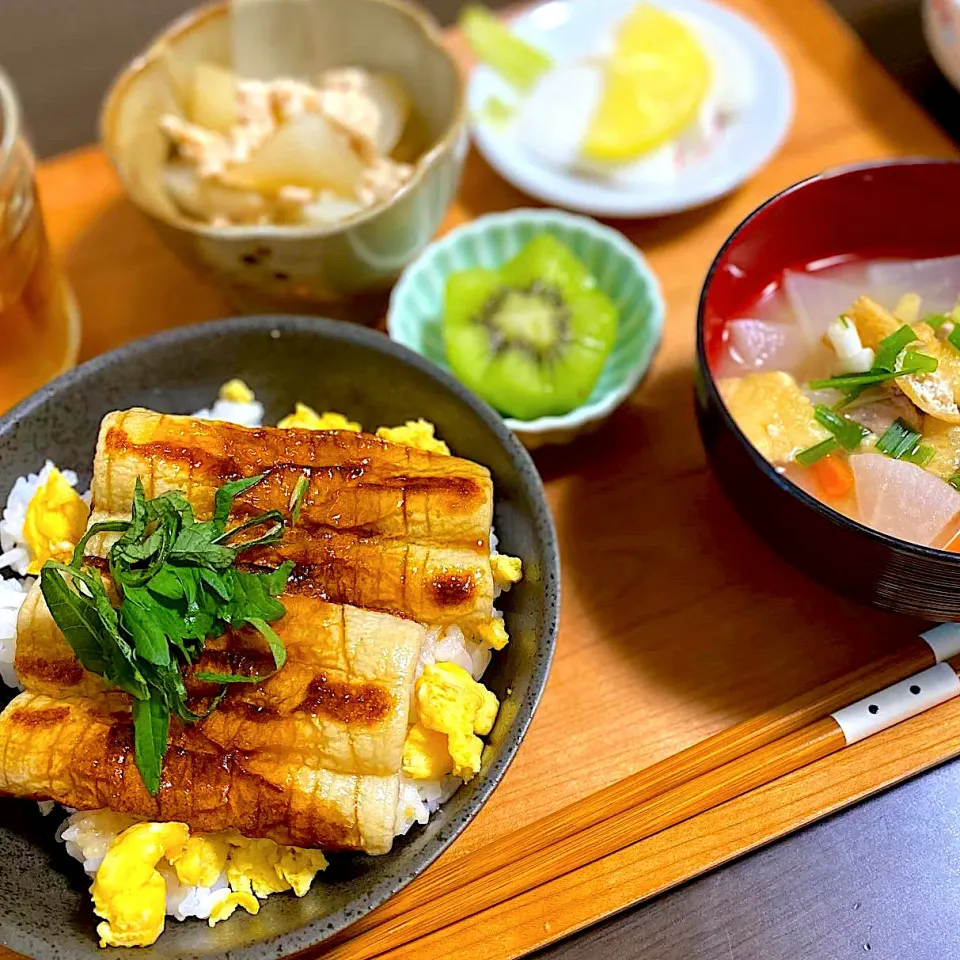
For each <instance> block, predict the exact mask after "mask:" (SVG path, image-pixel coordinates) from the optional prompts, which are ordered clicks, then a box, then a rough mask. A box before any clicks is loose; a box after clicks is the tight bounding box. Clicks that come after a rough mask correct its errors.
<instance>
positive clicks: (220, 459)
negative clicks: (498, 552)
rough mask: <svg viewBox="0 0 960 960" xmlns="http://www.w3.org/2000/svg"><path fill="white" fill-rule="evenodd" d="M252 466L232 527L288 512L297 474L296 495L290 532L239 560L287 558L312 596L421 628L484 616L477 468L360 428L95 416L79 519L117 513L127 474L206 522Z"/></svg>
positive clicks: (125, 497)
mask: <svg viewBox="0 0 960 960" xmlns="http://www.w3.org/2000/svg"><path fill="white" fill-rule="evenodd" d="M262 472H266V473H267V476H266V477H265V478H264V480H263V481H262V482H261V483H259V484H257V485H256V486H255V487H253V488H251V489H250V490H247V491H245V492H244V493H243V494H242V495H241V496H239V497H238V498H237V500H236V501H235V505H234V511H233V519H234V520H242V519H245V518H247V517H249V516H251V515H255V514H258V513H261V512H263V511H265V510H270V509H277V510H280V511H281V512H283V513H284V514H287V513H289V510H290V506H291V503H292V501H293V499H294V496H295V491H296V487H297V482H298V480H299V478H300V477H306V478H307V488H306V492H305V494H304V496H303V500H302V506H301V511H300V515H299V519H298V523H297V525H296V527H294V529H293V530H288V531H287V534H286V535H285V537H284V540H283V542H282V543H281V544H278V545H275V546H272V547H268V548H264V549H260V550H257V551H252V552H251V553H250V554H249V555H247V556H246V557H245V559H246V560H247V561H248V562H251V563H259V564H263V565H265V566H271V567H273V566H277V565H278V564H279V563H280V562H282V561H283V560H286V559H291V560H294V561H295V562H296V563H298V564H300V565H303V566H304V567H306V568H308V569H309V574H308V576H309V579H310V581H311V582H312V584H313V591H314V595H316V596H321V597H323V598H324V599H327V600H330V601H332V602H336V603H346V604H350V605H353V606H358V607H367V608H371V609H376V610H384V611H388V612H393V613H400V614H405V615H407V616H410V617H413V618H414V619H416V620H419V621H420V622H421V623H432V624H433V623H435V624H447V623H457V624H460V625H467V626H468V625H469V624H470V623H471V622H476V621H480V620H484V619H486V618H488V617H489V616H490V609H491V606H492V602H493V578H492V575H491V572H490V563H489V534H490V524H491V522H492V514H493V485H492V481H491V479H490V474H489V471H487V470H486V468H484V467H481V466H479V465H478V464H475V463H473V462H471V461H469V460H462V459H460V458H457V457H449V456H442V455H440V454H434V453H429V452H426V451H423V450H418V449H415V448H411V447H406V446H402V445H398V444H393V443H389V442H387V441H384V440H381V439H378V438H376V437H372V436H369V435H366V434H357V433H352V432H350V431H311V430H280V429H277V428H275V427H262V428H257V429H250V428H246V427H238V426H234V425H232V424H227V423H222V422H217V421H204V420H194V419H191V418H189V417H177V416H168V415H162V414H157V413H153V412H152V411H148V410H140V409H134V410H128V411H123V412H118V413H112V414H108V415H107V416H106V417H105V418H104V420H103V424H102V426H101V431H100V437H99V441H98V445H97V456H96V460H95V462H94V477H93V485H92V489H93V504H94V513H93V517H92V519H93V521H98V520H104V519H116V518H118V517H124V516H129V510H130V503H131V501H132V497H133V488H134V483H135V481H136V478H137V477H138V476H139V477H140V479H141V482H142V483H143V485H144V489H145V492H146V494H147V496H148V497H151V496H156V495H158V494H160V493H162V492H164V491H166V490H182V491H183V492H184V493H185V495H186V497H187V498H188V499H189V500H190V502H191V504H192V505H193V507H194V510H195V512H196V514H197V515H198V516H199V517H206V516H209V515H210V513H211V512H212V509H213V497H214V493H215V492H216V489H217V488H218V487H219V486H221V485H222V484H223V483H225V482H227V481H229V480H232V479H236V478H238V477H246V476H255V475H257V474H259V473H262ZM109 542H110V541H109V539H108V537H106V536H105V537H102V538H96V539H95V540H94V541H92V542H91V545H90V547H91V550H92V552H94V553H97V554H100V555H103V554H104V553H105V552H106V549H107V546H108V544H109Z"/></svg>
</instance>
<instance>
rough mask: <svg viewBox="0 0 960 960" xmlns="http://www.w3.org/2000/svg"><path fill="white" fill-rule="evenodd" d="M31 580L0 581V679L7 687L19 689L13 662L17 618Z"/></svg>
mask: <svg viewBox="0 0 960 960" xmlns="http://www.w3.org/2000/svg"><path fill="white" fill-rule="evenodd" d="M32 585H33V578H32V577H26V578H25V579H23V580H16V579H14V578H12V577H11V578H10V579H8V580H2V579H0V679H2V680H3V682H4V683H5V684H6V685H7V686H8V687H19V684H18V683H17V672H16V670H15V669H14V660H15V659H16V656H17V616H18V614H19V613H20V607H21V606H22V605H23V601H24V600H26V599H27V593H28V592H29V591H30V587H31V586H32Z"/></svg>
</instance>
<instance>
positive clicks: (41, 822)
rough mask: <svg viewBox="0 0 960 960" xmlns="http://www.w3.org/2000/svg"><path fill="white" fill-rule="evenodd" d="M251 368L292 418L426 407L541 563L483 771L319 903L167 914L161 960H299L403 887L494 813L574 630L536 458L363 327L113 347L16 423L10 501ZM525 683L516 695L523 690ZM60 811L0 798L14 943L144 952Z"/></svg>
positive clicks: (324, 889) (516, 609) (355, 863)
mask: <svg viewBox="0 0 960 960" xmlns="http://www.w3.org/2000/svg"><path fill="white" fill-rule="evenodd" d="M234 376H239V377H242V378H243V379H244V380H246V381H247V383H249V384H250V386H251V387H252V388H253V389H254V390H255V392H256V394H257V396H258V397H259V398H260V399H261V400H262V401H263V402H264V403H265V405H266V417H267V422H276V420H277V419H279V417H281V416H283V415H284V414H285V413H286V412H288V411H289V410H291V409H292V407H293V404H294V402H295V401H297V400H302V401H303V402H305V403H309V404H310V405H311V406H314V407H316V408H318V409H328V410H339V411H341V412H343V413H345V414H347V415H348V416H349V417H350V418H352V419H354V420H359V421H360V422H361V423H363V424H365V425H367V426H368V427H370V428H372V427H374V426H377V425H379V424H381V423H401V422H403V421H404V420H407V419H413V418H416V417H420V416H422V417H426V418H427V419H429V420H432V421H433V422H434V423H435V424H436V425H437V431H438V434H439V435H440V436H441V437H443V438H444V439H445V440H447V441H448V443H449V444H450V446H451V448H452V449H453V450H454V451H455V452H456V453H457V454H460V455H461V456H464V457H469V458H470V459H472V460H476V461H478V462H479V463H483V464H485V465H486V466H488V467H489V468H490V470H491V472H492V473H493V477H494V482H495V490H496V506H495V523H496V529H497V534H498V536H499V537H500V543H501V546H502V549H503V550H504V551H505V552H507V553H511V554H514V555H517V556H519V557H521V558H522V559H523V563H524V570H525V574H526V576H525V578H524V580H523V581H522V582H521V583H520V584H519V585H518V586H516V587H514V589H513V590H512V591H511V592H510V593H509V594H507V595H506V596H505V598H504V600H505V603H504V605H503V606H504V610H505V615H506V619H507V625H508V628H509V631H510V636H511V637H512V642H511V643H510V645H509V646H508V647H507V648H506V650H505V651H504V652H503V653H501V654H498V655H496V656H495V657H494V659H493V662H492V664H491V666H490V669H489V671H488V673H487V674H486V675H485V677H484V683H485V684H487V685H488V686H489V687H490V688H491V689H492V690H493V691H494V692H495V693H496V694H497V696H498V697H499V698H500V699H501V700H502V701H503V703H504V706H503V708H502V709H501V711H500V715H499V717H498V719H497V723H496V726H495V727H494V729H493V732H492V733H491V735H490V737H489V746H488V748H487V749H486V751H485V752H484V761H483V767H482V769H481V772H480V775H479V776H478V777H477V778H476V779H475V780H473V781H472V782H471V783H470V784H469V785H467V786H464V787H462V788H461V789H460V791H459V792H458V793H457V794H456V795H455V796H454V797H453V798H452V799H451V800H450V801H449V802H448V803H447V804H446V805H445V806H443V807H442V808H441V810H440V811H439V812H438V813H437V814H436V815H435V816H434V817H433V818H432V819H431V821H430V823H429V824H428V825H427V826H426V827H424V828H421V827H415V828H414V829H413V830H412V831H411V833H410V834H408V835H407V836H406V837H405V838H402V839H400V840H398V842H397V843H396V844H395V846H394V849H393V852H391V853H390V854H388V855H387V856H384V857H364V856H359V855H358V856H353V855H337V856H332V857H331V865H330V867H329V869H328V870H327V871H326V873H324V874H321V876H320V877H319V878H318V880H317V882H316V883H315V885H314V889H313V890H312V891H311V892H310V893H309V894H307V896H306V897H304V898H303V899H301V900H298V899H297V898H296V897H294V896H292V895H279V896H274V897H271V898H270V899H269V900H268V901H267V902H266V903H265V904H264V905H263V907H262V909H261V910H260V913H259V914H258V915H257V916H255V917H253V916H247V915H246V914H244V915H242V916H240V915H234V917H233V918H232V919H231V920H230V921H229V922H227V923H221V924H219V925H218V926H216V927H214V928H213V929H211V928H209V927H208V926H207V925H206V923H204V922H202V921H198V920H190V921H187V922H185V923H178V922H176V921H174V920H169V921H168V922H167V929H166V932H165V933H164V934H163V936H162V937H161V938H160V940H159V941H158V942H157V944H156V945H155V946H153V947H150V948H147V949H145V950H140V951H137V957H138V958H139V957H142V958H144V960H161V958H162V960H191V958H200V957H203V958H214V957H222V958H224V960H226V958H227V957H228V956H229V958H230V960H267V958H271V960H272V958H275V957H285V956H288V955H290V954H292V953H295V952H296V951H298V950H302V949H303V948H305V947H307V946H309V945H311V944H314V943H317V942H318V941H320V940H323V939H324V938H326V937H329V936H331V935H332V934H333V933H335V932H336V931H338V930H341V929H342V928H344V927H346V926H347V925H348V924H350V923H351V922H352V921H354V920H356V919H358V918H359V917H361V916H363V914H365V913H367V912H368V911H369V910H372V909H373V908H374V907H376V906H377V905H378V904H380V903H382V902H383V901H384V900H386V899H387V898H388V897H389V896H391V895H392V894H394V893H396V892H397V891H398V890H399V889H400V888H401V887H403V886H404V885H405V884H406V883H408V882H409V881H410V880H411V879H413V877H415V876H416V875H417V874H418V873H420V871H421V870H423V869H424V868H425V867H426V866H427V865H428V864H429V863H430V862H431V861H432V860H433V859H434V858H435V857H436V856H438V855H439V854H440V853H441V851H443V850H444V848H446V847H447V846H448V845H449V844H450V843H451V842H452V841H453V839H454V838H455V837H456V836H457V835H458V834H459V833H460V831H461V830H463V828H464V827H465V826H466V825H467V824H468V823H469V822H470V820H471V819H472V818H473V817H474V816H475V815H476V813H477V811H478V810H479V809H480V807H481V806H482V805H483V803H484V801H485V800H486V799H487V797H489V796H490V793H491V792H492V790H493V788H494V787H495V786H496V785H497V783H498V781H499V780H500V778H501V777H502V776H503V774H504V772H505V771H506V769H507V767H508V765H509V764H510V761H511V760H512V759H513V756H514V754H515V753H516V750H517V747H518V746H519V744H520V741H521V739H522V738H523V735H524V731H525V730H526V728H527V725H528V724H529V722H530V718H531V717H532V715H533V711H534V709H535V708H536V706H537V702H538V700H539V699H540V694H541V693H542V692H543V687H544V684H545V683H546V679H547V672H548V670H549V667H550V660H551V657H552V654H553V648H554V642H555V639H556V632H557V617H558V603H559V559H558V555H557V543H556V537H555V534H554V530H553V523H552V521H551V518H550V513H549V510H548V508H547V504H546V501H545V499H544V492H543V487H542V485H541V483H540V478H539V476H538V475H537V471H536V468H535V467H534V465H533V463H532V461H531V460H530V457H529V456H528V455H527V453H526V452H525V450H524V449H523V447H522V446H521V445H520V444H519V443H518V442H517V440H516V439H515V438H514V436H513V435H512V434H511V433H510V431H509V430H507V429H506V427H505V426H504V425H503V421H502V420H501V419H500V417H499V416H498V415H497V414H496V413H494V412H493V410H491V409H490V408H489V407H488V406H486V404H484V403H483V402H482V401H480V400H478V399H477V398H476V397H475V396H474V395H473V394H471V393H470V392H469V391H467V390H466V388H464V387H462V386H461V385H460V384H458V383H457V381H455V380H454V379H453V378H452V377H450V376H448V375H447V374H445V373H443V372H442V371H441V370H439V369H437V368H436V367H435V366H433V365H432V364H430V363H429V362H427V361H426V360H423V359H422V358H420V357H418V356H417V355H416V354H414V353H412V352H410V351H409V350H406V349H405V348H403V347H400V346H398V345H397V344H394V343H392V342H391V341H390V340H388V339H387V338H386V337H385V336H383V335H381V334H379V333H374V332H371V331H368V330H364V329H361V328H357V327H354V326H352V325H348V324H338V323H335V322H332V321H325V320H314V319H308V318H296V317H250V318H246V319H240V320H226V321H221V322H218V323H211V324H204V325H202V326H196V327H189V328H185V329H181V330H176V331H171V332H169V333H164V334H161V335H160V336H157V337H152V338H150V339H148V340H142V341H139V342H137V343H133V344H130V345H129V346H126V347H123V348H121V349H119V350H115V351H114V352H112V353H109V354H106V355H105V356H102V357H98V358H97V359H95V360H92V361H90V362H89V363H86V364H84V365H83V366H81V367H79V368H78V369H76V370H74V371H72V372H70V373H68V374H66V375H64V376H62V377H60V378H59V379H58V380H55V381H54V382H53V383H51V384H50V385H49V386H47V387H44V388H43V389H42V390H41V391H39V392H38V393H36V394H34V395H33V396H32V397H30V398H28V399H27V400H26V401H24V402H23V403H22V404H20V406H18V407H16V408H15V409H14V410H13V411H11V412H10V413H9V414H7V415H6V416H5V417H3V418H2V419H0V503H2V502H3V501H5V500H6V497H7V495H8V493H9V490H10V487H11V486H12V484H13V482H14V480H15V479H16V478H17V477H18V476H20V475H21V474H25V473H27V472H29V471H35V470H37V469H38V468H39V467H40V465H42V463H43V462H44V460H45V459H46V458H50V459H52V460H54V461H55V462H56V463H57V464H58V465H60V466H62V467H71V468H75V469H76V470H77V471H78V473H79V474H80V477H81V484H82V485H85V484H86V483H87V482H88V481H89V479H90V468H91V463H92V460H93V454H94V444H95V439H96V435H97V427H98V425H99V422H100V418H101V417H102V416H103V415H104V414H105V413H107V412H108V411H110V410H115V409H118V408H123V407H132V406H145V407H151V408H154V409H156V410H162V411H167V412H171V413H189V412H191V411H193V410H197V409H199V408H201V407H204V406H207V405H209V404H210V403H211V402H212V400H213V399H214V398H215V396H216V393H217V388H218V387H219V385H220V384H221V383H222V382H223V381H224V380H227V379H229V378H230V377H234ZM508 688H509V689H510V691H511V692H510V693H509V695H508V693H507V689H508ZM56 824H57V817H56V815H53V816H51V817H50V818H46V819H45V818H43V817H41V816H40V815H39V813H38V812H37V806H36V804H34V803H28V802H24V801H16V800H3V801H0V943H3V944H4V945H6V946H8V947H10V948H12V949H14V950H17V951H19V952H20V953H23V954H26V955H27V956H29V957H35V958H37V960H54V958H56V960H85V958H91V960H92V958H100V960H107V958H110V957H121V956H123V957H126V958H129V957H130V956H131V954H130V953H129V952H128V951H123V950H118V949H108V950H101V949H99V947H98V946H97V941H96V934H95V928H96V917H95V916H94V913H93V910H92V907H91V905H90V897H89V894H88V885H89V884H88V881H87V878H86V876H85V875H84V873H83V871H82V869H81V867H80V865H79V864H78V863H77V862H76V861H74V860H72V859H71V858H69V857H68V856H67V855H66V853H65V852H64V850H63V847H62V845H61V844H59V843H57V842H55V840H54V838H53V834H54V830H55V829H56Z"/></svg>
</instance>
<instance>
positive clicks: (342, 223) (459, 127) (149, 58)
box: [97, 0, 467, 241]
mask: <svg viewBox="0 0 960 960" xmlns="http://www.w3.org/2000/svg"><path fill="white" fill-rule="evenodd" d="M365 2H366V3H373V4H379V5H380V6H384V7H391V8H393V9H395V10H397V11H399V12H400V13H401V14H402V15H403V16H405V17H407V19H408V20H410V21H411V23H413V24H414V26H416V27H417V29H418V30H419V31H420V33H421V35H422V37H423V39H424V41H425V42H426V43H427V44H428V45H429V46H431V47H433V49H434V50H435V51H436V52H437V53H439V54H440V56H441V57H442V58H443V59H444V60H446V61H447V64H448V65H449V67H450V69H451V70H452V71H453V75H454V77H455V84H456V100H455V103H454V109H453V115H452V116H451V118H450V120H449V122H448V123H447V124H446V126H445V127H444V129H443V130H442V131H441V133H440V134H439V135H438V136H437V137H436V138H434V142H433V144H432V145H431V146H430V148H429V149H428V150H427V151H426V152H424V153H423V154H422V155H421V156H420V157H419V158H418V159H417V162H416V163H415V164H414V171H413V176H411V177H410V179H409V180H407V182H406V183H404V184H403V185H402V186H401V187H400V189H399V190H397V191H396V192H395V193H394V194H392V195H391V196H390V197H389V198H388V199H387V200H384V201H381V202H379V203H376V204H374V205H373V206H371V207H367V208H366V209H364V210H361V211H360V212H359V213H356V214H354V215H352V216H350V217H347V218H345V219H343V220H337V221H334V222H333V223H330V224H287V225H281V224H270V223H267V224H256V225H253V226H251V225H247V224H242V225H229V226H213V225H212V224H208V223H203V222H202V221H200V220H192V219H191V218H190V217H187V216H186V215H175V216H170V215H168V214H164V213H162V212H160V211H157V210H154V209H149V208H147V207H145V206H144V205H143V204H141V203H140V201H139V200H138V199H136V198H135V196H134V194H133V193H132V191H131V190H130V189H129V186H128V184H129V177H127V175H126V174H125V173H124V172H123V169H122V168H121V165H120V163H119V161H118V160H117V158H116V156H115V155H114V151H113V148H112V144H113V142H114V137H113V132H114V130H115V128H116V125H117V123H118V119H117V114H118V111H119V108H120V103H121V102H122V101H123V98H124V97H125V96H126V93H127V88H128V87H129V86H130V85H131V84H132V83H133V81H134V80H135V79H136V78H137V77H138V76H139V75H140V74H141V73H142V72H143V71H144V70H145V69H146V68H147V67H148V66H150V65H151V64H152V63H154V62H155V61H156V60H157V59H158V58H159V57H160V56H161V55H162V53H163V52H164V51H165V50H166V49H167V47H168V46H169V45H170V44H171V43H172V42H175V41H176V40H178V39H179V38H180V37H181V36H182V35H184V34H186V33H188V32H190V31H192V30H194V29H196V28H197V27H199V26H201V25H202V24H203V23H205V22H206V21H207V20H212V19H214V18H215V17H222V16H224V15H229V3H228V0H212V2H209V3H204V4H201V6H199V7H194V8H193V9H191V10H188V11H187V12H186V13H183V14H181V15H180V16H179V17H177V18H176V19H174V20H173V21H172V22H170V23H168V24H167V26H165V27H164V28H163V29H161V30H160V32H159V33H157V34H155V35H154V36H153V38H152V39H151V40H149V41H148V43H147V45H146V46H145V47H144V48H143V49H142V50H141V51H140V52H139V53H138V54H137V55H136V56H135V57H134V58H133V59H132V60H130V61H129V62H128V63H127V65H126V66H125V67H124V68H123V69H122V70H121V71H120V73H119V74H118V75H117V76H116V77H115V78H114V79H113V81H112V82H111V84H110V86H109V87H108V89H107V92H106V94H105V96H104V98H103V102H102V104H101V106H100V113H99V117H98V121H97V128H98V131H99V136H100V144H101V146H102V147H103V150H104V153H106V155H107V158H108V159H109V160H110V165H111V166H112V167H113V169H114V172H115V173H116V175H117V177H118V179H119V180H120V182H121V184H122V185H123V189H124V194H125V195H126V196H127V198H128V199H129V200H130V202H131V203H133V204H134V205H135V206H136V207H137V209H138V210H141V211H143V212H144V213H146V214H147V215H148V216H150V217H153V218H155V219H156V220H159V221H160V222H161V223H163V224H166V225H167V226H169V227H171V228H173V229H176V230H183V231H185V232H187V233H190V234H193V235H195V236H198V237H206V238H209V239H217V240H240V241H249V240H260V239H264V240H273V241H277V240H285V239H304V238H322V237H331V236H337V235H338V234H341V233H342V232H343V231H344V230H348V229H352V228H353V227H358V226H361V225H362V224H364V223H369V222H370V221H371V220H373V219H375V218H376V217H378V216H379V215H380V214H382V213H384V212H385V211H387V210H390V209H392V208H393V207H395V206H396V205H397V204H399V203H400V202H401V201H402V200H403V199H404V197H407V196H409V195H410V194H411V193H412V192H413V191H414V190H415V189H416V188H417V187H419V185H420V184H421V183H422V182H423V180H424V178H425V177H426V175H427V172H428V171H429V170H430V169H431V168H432V167H435V166H436V165H437V163H438V162H439V161H440V158H441V157H442V156H444V155H445V154H447V153H449V152H451V151H455V150H456V146H457V141H458V140H459V139H460V137H461V136H465V135H466V129H467V83H466V79H465V77H464V75H463V71H462V70H461V69H460V65H459V64H458V63H457V60H456V58H455V57H454V55H453V54H452V53H451V51H450V50H449V49H448V48H447V46H446V44H445V43H444V42H443V33H442V31H441V29H440V26H439V24H438V23H437V21H436V20H435V19H434V18H433V17H432V16H431V15H430V14H429V13H427V11H426V10H424V9H421V8H420V7H417V6H415V5H414V4H413V3H412V2H409V0H365Z"/></svg>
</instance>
